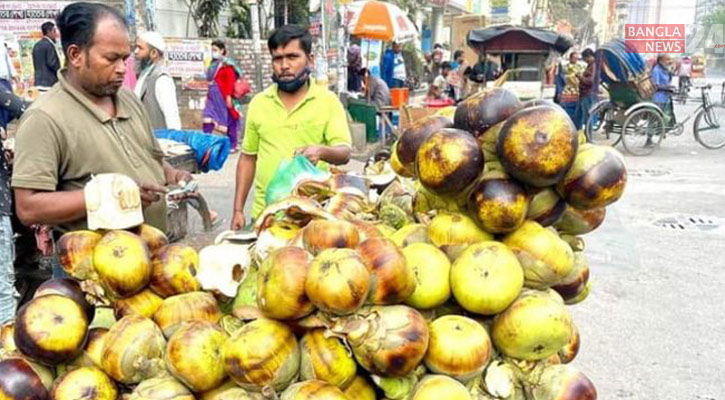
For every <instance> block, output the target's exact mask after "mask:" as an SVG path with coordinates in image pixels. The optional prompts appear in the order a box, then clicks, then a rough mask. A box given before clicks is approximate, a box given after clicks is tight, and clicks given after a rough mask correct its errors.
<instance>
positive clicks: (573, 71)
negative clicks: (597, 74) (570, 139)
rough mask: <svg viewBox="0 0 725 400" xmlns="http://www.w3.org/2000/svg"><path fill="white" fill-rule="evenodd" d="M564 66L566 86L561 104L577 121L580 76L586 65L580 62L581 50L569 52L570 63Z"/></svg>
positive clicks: (560, 99) (570, 116)
mask: <svg viewBox="0 0 725 400" xmlns="http://www.w3.org/2000/svg"><path fill="white" fill-rule="evenodd" d="M562 68H563V71H562V72H563V73H562V75H563V77H564V87H563V88H562V90H561V94H560V95H559V104H560V105H561V107H562V108H564V111H566V113H567V114H569V118H571V119H572V121H575V118H576V110H577V105H578V103H579V76H580V75H581V74H582V73H583V72H584V66H582V65H581V64H580V63H579V52H576V51H572V52H571V53H569V63H568V64H567V65H565V66H563V67H562Z"/></svg>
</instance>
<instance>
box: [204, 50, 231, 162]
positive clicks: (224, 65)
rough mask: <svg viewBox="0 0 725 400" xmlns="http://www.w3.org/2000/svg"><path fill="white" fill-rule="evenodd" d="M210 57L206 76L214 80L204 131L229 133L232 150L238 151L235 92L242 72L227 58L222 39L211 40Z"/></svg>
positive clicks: (209, 79)
mask: <svg viewBox="0 0 725 400" xmlns="http://www.w3.org/2000/svg"><path fill="white" fill-rule="evenodd" d="M211 57H212V62H211V65H209V69H208V70H207V72H206V79H207V80H208V81H209V82H211V83H210V84H209V92H208V93H207V96H206V107H205V108H204V113H203V120H202V122H203V130H204V132H206V133H212V132H213V133H218V134H222V135H226V136H228V137H229V140H230V141H231V147H232V152H236V151H238V150H237V146H238V135H239V128H240V119H241V115H240V114H239V111H238V110H237V108H236V107H235V104H234V99H233V98H232V94H233V93H234V83H235V82H236V80H237V78H238V75H239V74H241V71H238V70H237V67H236V64H235V63H234V60H232V59H229V58H227V48H226V45H225V44H224V41H222V40H214V41H213V42H211Z"/></svg>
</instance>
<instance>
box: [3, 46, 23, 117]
mask: <svg viewBox="0 0 725 400" xmlns="http://www.w3.org/2000/svg"><path fill="white" fill-rule="evenodd" d="M11 82H15V84H16V85H17V84H18V83H19V82H20V81H19V79H18V75H17V74H16V73H15V67H13V61H12V60H11V59H10V52H9V51H8V47H7V44H6V43H4V42H3V44H2V45H0V89H5V90H7V91H9V92H10V93H13V84H12V83H11ZM10 118H11V117H10V112H9V111H8V110H6V109H5V108H4V107H0V128H3V129H5V128H7V126H8V122H10Z"/></svg>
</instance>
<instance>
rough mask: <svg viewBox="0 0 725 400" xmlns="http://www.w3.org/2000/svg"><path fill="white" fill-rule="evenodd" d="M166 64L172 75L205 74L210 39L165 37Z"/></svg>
mask: <svg viewBox="0 0 725 400" xmlns="http://www.w3.org/2000/svg"><path fill="white" fill-rule="evenodd" d="M165 40H166V65H167V67H168V69H169V73H170V74H171V76H173V77H179V78H188V77H192V76H196V75H204V74H206V67H207V66H208V65H209V62H210V60H211V40H209V39H181V38H166V39H165Z"/></svg>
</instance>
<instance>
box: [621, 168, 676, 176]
mask: <svg viewBox="0 0 725 400" xmlns="http://www.w3.org/2000/svg"><path fill="white" fill-rule="evenodd" d="M671 173H672V171H670V170H669V169H660V168H645V169H634V168H632V169H628V170H627V174H628V175H632V176H650V177H657V176H664V175H670V174H671Z"/></svg>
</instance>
